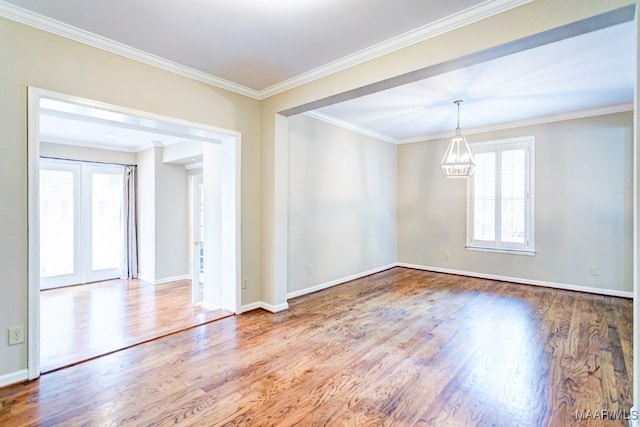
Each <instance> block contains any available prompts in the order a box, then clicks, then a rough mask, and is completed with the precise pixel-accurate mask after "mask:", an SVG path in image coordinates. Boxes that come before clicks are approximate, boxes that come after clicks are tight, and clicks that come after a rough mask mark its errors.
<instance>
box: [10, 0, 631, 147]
mask: <svg viewBox="0 0 640 427" xmlns="http://www.w3.org/2000/svg"><path fill="white" fill-rule="evenodd" d="M524 1H527V0H489V1H481V0H457V1H448V2H443V1H437V0H428V1H427V0H384V1H383V0H380V1H376V2H375V3H374V2H370V1H365V0H351V1H349V2H346V1H338V0H305V1H301V0H297V1H295V0H271V1H269V2H266V1H262V0H234V1H222V0H184V1H182V2H179V3H178V2H161V3H160V2H157V1H152V0H138V1H136V2H131V1H126V0H93V1H91V2H87V1H86V0H65V1H64V2H53V1H46V0H8V2H9V3H15V4H17V5H19V6H20V8H25V9H19V10H26V9H28V10H30V11H31V12H29V13H32V12H35V13H38V14H42V15H43V16H46V17H47V19H49V18H51V19H56V20H59V21H61V22H64V23H66V24H69V25H73V26H75V27H78V28H80V29H82V30H86V31H89V32H92V33H95V34H97V35H99V36H102V37H107V38H109V39H112V40H115V41H116V42H119V43H124V44H127V45H129V46H132V47H134V48H137V49H141V50H144V51H146V52H149V53H152V54H155V55H158V56H161V57H163V58H166V59H169V60H172V61H175V62H177V63H179V64H182V65H185V66H188V67H192V68H194V69H197V70H200V71H202V72H204V73H207V74H208V75H209V74H210V75H212V77H215V76H217V77H222V78H224V79H227V80H230V81H232V82H234V84H238V85H241V86H242V85H244V86H242V87H245V86H246V87H247V88H251V89H257V90H262V89H264V88H268V87H269V86H273V85H274V84H276V85H277V84H283V83H286V80H287V79H295V78H298V77H299V76H300V75H301V74H304V73H307V72H309V71H310V70H314V69H318V67H323V66H324V67H325V68H327V67H328V68H327V69H330V68H331V67H330V66H331V64H332V61H336V60H341V58H344V57H345V55H350V54H353V53H357V52H362V51H363V49H364V50H366V49H367V48H372V46H373V45H376V44H377V43H382V42H385V40H386V43H389V40H388V39H389V38H393V37H396V39H398V38H399V37H400V38H401V37H404V36H406V35H407V32H410V31H411V30H415V29H416V28H418V29H423V30H424V29H425V28H431V27H434V26H435V27H437V28H439V29H440V30H442V31H444V30H446V27H443V26H442V25H444V24H443V23H447V22H449V21H451V20H452V19H453V21H455V19H454V18H455V17H458V18H459V19H462V18H460V17H466V18H465V19H469V18H468V16H472V15H473V13H475V14H476V15H473V16H475V18H478V16H480V15H479V14H480V11H484V12H483V13H489V12H486V10H485V9H483V8H488V7H489V6H491V7H493V8H494V9H492V10H493V13H495V12H496V11H497V10H498V9H499V8H500V7H503V8H508V7H513V6H514V5H517V4H518V2H519V3H522V2H524ZM9 3H7V2H3V1H2V0H0V14H2V13H4V14H5V15H7V13H6V12H7V11H6V6H7V5H8V4H9ZM10 7H11V8H14V9H16V10H17V8H15V6H12V5H10ZM487 10H488V9H487ZM13 12H15V10H14V11H13ZM472 12H473V13H472ZM470 14H471V15H470ZM489 14H490V13H489ZM354 17H357V18H354ZM390 17H392V19H390ZM31 18H33V17H31ZM31 18H30V19H31ZM23 21H24V20H23ZM453 21H452V22H453ZM29 22H32V21H29ZM34 25H35V24H34ZM439 26H440V27H439ZM54 32H55V31H54ZM392 40H393V39H392ZM634 43H635V29H634V26H633V24H632V23H631V22H628V23H625V24H618V25H615V26H613V27H608V28H605V29H602V30H598V31H593V32H590V33H586V34H583V35H580V36H576V37H572V38H569V39H565V40H561V41H559V42H555V43H551V44H547V45H543V46H541V47H537V48H533V49H529V50H525V51H522V52H519V53H515V54H512V55H509V56H504V57H501V58H498V59H494V60H491V61H486V62H482V63H479V64H476V65H472V66H469V67H466V68H462V69H457V70H454V71H450V72H447V73H444V74H439V75H436V76H433V77H429V78H427V79H424V80H420V81H417V82H414V83H410V84H407V85H403V86H398V87H395V88H392V89H388V90H384V91H380V92H377V93H373V94H371V95H367V96H364V97H360V98H356V99H351V100H348V101H345V102H341V103H338V104H334V105H329V106H326V107H323V108H319V109H318V110H315V111H312V112H311V113H310V114H311V115H315V116H316V117H319V118H322V119H325V120H328V121H332V122H334V123H336V124H341V125H344V126H346V127H350V128H353V129H356V130H359V131H361V132H364V133H369V134H373V135H376V136H379V137H381V138H383V139H386V140H389V141H392V142H410V141H412V140H419V139H425V138H430V137H439V136H445V135H448V134H450V133H451V132H452V131H453V128H454V127H455V113H456V110H455V106H454V105H453V101H454V100H456V99H464V100H465V102H464V103H463V104H462V108H461V126H462V128H463V131H464V130H467V131H469V130H472V129H476V130H477V129H478V128H487V127H489V128H490V127H492V126H502V125H504V124H505V123H510V122H523V121H524V122H526V121H528V120H531V119H535V118H540V117H546V116H557V115H561V116H562V115H567V114H569V116H570V115H571V114H572V113H575V112H584V111H585V110H594V109H596V110H598V109H600V110H599V111H601V110H602V109H603V108H604V109H605V110H606V111H614V110H621V109H622V110H624V109H629V108H631V107H630V106H631V105H632V103H633V84H634V76H635V68H634V61H635V56H634V55H633V52H634ZM373 47H375V46H373ZM338 62H339V61H338ZM296 76H297V77H296ZM248 90H249V89H248ZM256 93H257V92H256ZM263 93H266V92H264V91H263ZM41 126H42V129H41V132H42V135H43V136H44V138H45V139H46V140H49V141H52V142H63V141H67V143H77V144H81V145H93V146H99V147H101V148H111V149H122V150H126V151H137V150H139V149H140V147H143V146H149V141H161V144H160V145H170V144H173V143H175V142H177V141H178V140H184V138H183V135H181V134H179V133H177V134H176V133H171V132H169V133H166V132H161V131H158V132H154V131H153V130H149V129H148V128H147V129H140V128H136V127H135V126H133V127H131V126H129V127H127V126H120V125H119V124H118V123H108V122H104V121H100V120H97V121H96V120H84V119H83V118H82V117H81V114H76V115H72V116H68V115H67V116H65V115H64V114H62V115H61V114H54V113H51V114H47V113H46V111H45V115H44V116H43V120H42V125H41ZM106 135H113V136H114V137H115V138H111V137H106Z"/></svg>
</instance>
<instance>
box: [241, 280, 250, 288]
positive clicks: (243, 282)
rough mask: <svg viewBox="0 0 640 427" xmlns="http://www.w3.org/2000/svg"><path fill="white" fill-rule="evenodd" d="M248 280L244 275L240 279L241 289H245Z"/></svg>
mask: <svg viewBox="0 0 640 427" xmlns="http://www.w3.org/2000/svg"><path fill="white" fill-rule="evenodd" d="M248 282H249V279H247V278H246V277H245V278H243V279H242V289H247V288H248V287H249V285H248Z"/></svg>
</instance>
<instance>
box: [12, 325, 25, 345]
mask: <svg viewBox="0 0 640 427" xmlns="http://www.w3.org/2000/svg"><path fill="white" fill-rule="evenodd" d="M23 342H24V326H14V327H13V328H9V345H16V344H22V343H23Z"/></svg>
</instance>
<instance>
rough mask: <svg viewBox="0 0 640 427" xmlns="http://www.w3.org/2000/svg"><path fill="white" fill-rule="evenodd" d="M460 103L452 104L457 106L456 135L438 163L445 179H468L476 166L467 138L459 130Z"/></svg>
mask: <svg viewBox="0 0 640 427" xmlns="http://www.w3.org/2000/svg"><path fill="white" fill-rule="evenodd" d="M461 102H462V101H455V102H454V104H456V105H457V106H458V127H456V134H455V136H454V137H453V139H452V140H451V142H450V143H449V147H447V151H446V152H445V153H444V157H443V158H442V161H441V162H440V168H441V169H442V174H443V175H444V176H445V177H447V178H468V177H470V176H471V175H473V170H474V168H475V166H476V164H475V162H474V160H473V155H472V154H471V149H470V148H469V144H468V143H467V138H465V137H464V136H463V135H462V131H461V130H460V103H461Z"/></svg>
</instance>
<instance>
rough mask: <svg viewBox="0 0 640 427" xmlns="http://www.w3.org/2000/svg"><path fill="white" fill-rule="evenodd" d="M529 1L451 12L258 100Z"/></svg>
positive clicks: (493, 0)
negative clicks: (451, 13)
mask: <svg viewBox="0 0 640 427" xmlns="http://www.w3.org/2000/svg"><path fill="white" fill-rule="evenodd" d="M532 1H534V0H487V1H485V2H483V3H480V4H478V5H475V6H472V7H470V8H468V9H465V10H463V11H460V12H458V13H455V14H453V15H449V16H447V17H445V18H442V19H439V20H437V21H435V22H432V23H429V24H427V25H424V26H422V27H418V28H416V29H415V30H411V31H409V32H406V33H404V34H401V35H399V36H396V37H393V38H391V39H389V40H385V41H383V42H381V43H378V44H375V45H373V46H371V47H368V48H366V49H363V50H360V51H358V52H356V53H353V54H351V55H348V56H345V57H344V58H341V59H338V60H336V61H332V62H330V63H328V64H326V65H323V66H321V67H318V68H315V69H313V70H311V71H307V72H305V73H302V74H300V75H298V76H296V77H293V78H291V79H288V80H285V81H283V82H280V83H277V84H275V85H273V86H270V87H268V88H266V89H263V90H261V91H260V92H259V93H260V99H266V98H269V97H271V96H274V95H277V94H279V93H282V92H285V91H287V90H290V89H293V88H295V87H298V86H301V85H303V84H306V83H310V82H312V81H314V80H318V79H321V78H323V77H326V76H328V75H331V74H334V73H337V72H338V71H342V70H344V69H347V68H350V67H353V66H355V65H358V64H362V63H363V62H366V61H370V60H372V59H375V58H378V57H381V56H384V55H386V54H388V53H391V52H394V51H397V50H400V49H402V48H405V47H407V46H411V45H414V44H416V43H420V42H422V41H425V40H428V39H430V38H433V37H436V36H439V35H441V34H444V33H447V32H449V31H452V30H455V29H457V28H461V27H464V26H466V25H469V24H472V23H474V22H477V21H481V20H483V19H486V18H489V17H491V16H494V15H498V14H500V13H502V12H506V11H507V10H510V9H514V8H516V7H519V6H522V5H524V4H527V3H531V2H532Z"/></svg>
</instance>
